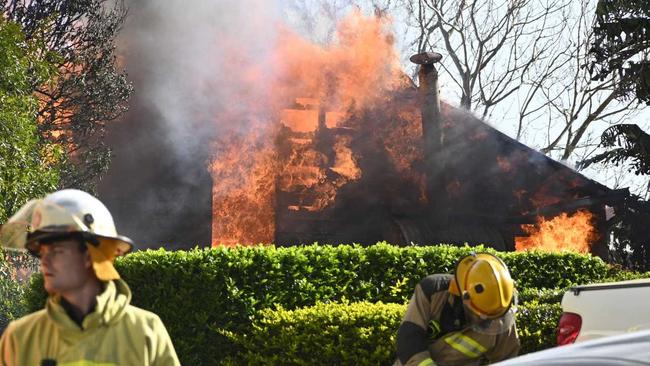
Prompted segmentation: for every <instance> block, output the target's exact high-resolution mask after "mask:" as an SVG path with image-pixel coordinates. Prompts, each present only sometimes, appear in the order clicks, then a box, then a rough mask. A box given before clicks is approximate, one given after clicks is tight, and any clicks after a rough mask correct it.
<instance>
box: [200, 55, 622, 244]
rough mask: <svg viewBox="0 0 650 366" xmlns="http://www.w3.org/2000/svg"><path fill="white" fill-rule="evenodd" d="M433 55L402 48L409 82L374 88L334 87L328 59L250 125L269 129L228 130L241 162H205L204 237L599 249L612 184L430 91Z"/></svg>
mask: <svg viewBox="0 0 650 366" xmlns="http://www.w3.org/2000/svg"><path fill="white" fill-rule="evenodd" d="M440 57H441V56H440V55H438V54H435V53H424V54H419V55H415V56H413V57H412V58H411V60H412V61H413V62H414V63H417V64H418V65H419V70H420V71H419V86H415V85H414V84H413V83H412V82H410V79H408V77H406V76H404V75H403V74H399V75H397V76H393V77H392V82H391V87H390V88H386V89H385V90H383V92H382V94H381V97H380V98H379V100H380V102H377V101H375V102H374V103H363V102H360V101H359V99H358V98H354V95H353V96H352V97H349V98H348V99H347V100H346V99H345V96H343V95H341V92H340V90H339V89H338V88H342V86H341V84H342V83H344V82H346V81H349V78H345V77H341V76H340V75H337V74H335V73H333V72H326V73H325V75H326V77H324V78H323V80H321V81H320V83H319V84H318V90H317V91H316V92H314V91H313V90H312V91H311V93H305V94H302V95H301V94H293V97H294V98H293V104H292V105H290V106H288V107H286V108H284V109H282V110H281V111H280V112H279V113H278V117H277V119H278V121H277V122H278V123H275V124H272V126H275V127H273V128H271V129H270V130H267V131H266V132H261V131H258V133H268V134H269V135H272V136H274V138H273V139H271V140H272V143H267V144H262V145H259V144H257V145H256V144H253V145H255V146H256V147H255V149H254V150H253V151H252V153H251V151H250V150H249V151H248V152H249V153H248V154H246V153H245V152H246V151H247V149H246V148H244V147H243V146H244V145H248V146H250V145H251V144H250V142H249V141H248V140H240V141H238V142H239V143H238V146H239V147H238V148H236V149H234V150H235V151H237V152H238V153H241V155H246V156H247V158H246V159H245V162H243V163H242V161H244V160H243V159H241V155H237V156H239V157H240V158H239V159H233V158H232V156H234V155H235V154H232V153H231V154H222V155H221V156H222V157H221V158H218V159H215V161H214V162H213V165H212V174H213V179H214V180H215V185H214V186H213V226H212V243H213V245H220V244H225V245H232V244H235V243H270V242H273V243H275V244H276V245H280V246H284V245H298V244H309V243H313V242H319V243H331V244H337V243H360V244H364V245H370V244H374V243H376V242H378V241H383V240H385V241H388V242H390V243H393V244H398V245H411V244H415V245H430V244H438V243H450V244H463V243H468V244H470V245H476V244H485V245H488V246H491V247H494V248H496V249H498V250H515V249H526V248H535V247H539V246H545V247H548V248H551V249H555V250H561V249H570V250H576V251H581V252H587V251H592V252H594V253H596V254H599V255H605V253H606V245H605V239H606V231H607V223H606V215H605V204H606V203H607V202H608V201H609V200H612V199H615V198H616V192H612V191H611V190H610V189H608V188H607V187H605V186H603V185H601V184H598V183H596V182H594V181H592V180H589V179H587V178H586V177H584V176H582V175H580V174H579V173H577V172H575V171H574V170H572V169H571V168H568V167H566V166H564V165H562V164H560V163H558V162H556V161H554V160H552V159H550V158H548V157H546V156H545V155H543V154H541V153H540V152H538V151H535V150H533V149H531V148H529V147H527V146H525V145H523V144H521V143H519V142H517V141H516V140H514V139H511V138H509V137H507V136H506V135H505V134H503V133H501V132H499V131H497V130H496V129H494V128H492V127H490V126H489V125H488V124H486V123H484V122H483V121H481V120H480V119H478V118H476V117H475V116H473V115H472V114H471V113H469V112H466V111H463V110H461V109H459V108H455V107H452V106H450V105H449V104H446V103H442V102H441V101H440V98H439V95H438V86H437V71H436V69H435V63H436V62H437V61H438V60H439V59H440ZM348 64H349V63H348ZM371 72H372V71H371ZM369 86H370V85H366V87H369ZM372 87H374V86H372ZM377 89H380V88H377ZM355 90H356V91H357V92H359V91H363V88H357V89H355ZM366 90H370V91H372V90H374V89H372V88H367V89H366ZM314 95H316V97H314ZM231 141H232V140H231ZM223 156H229V157H230V158H228V159H224V158H223ZM238 164H239V165H238ZM242 164H243V168H242ZM235 166H238V167H237V168H235ZM242 170H246V171H247V173H242V172H241V171H242ZM233 172H237V174H234V175H236V176H237V177H238V179H237V181H238V182H239V181H242V182H244V183H240V184H239V185H237V184H235V185H236V189H232V187H231V186H230V185H229V184H232V183H233V182H234V181H233V180H232V179H230V178H231V177H232V176H233Z"/></svg>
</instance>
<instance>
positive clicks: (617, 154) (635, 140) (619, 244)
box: [580, 124, 650, 271]
mask: <svg viewBox="0 0 650 366" xmlns="http://www.w3.org/2000/svg"><path fill="white" fill-rule="evenodd" d="M600 146H601V147H603V148H605V149H606V150H605V151H604V152H602V153H600V154H598V155H596V156H594V157H592V158H590V159H587V160H585V161H582V162H581V163H580V166H582V167H586V166H588V165H591V164H595V163H601V164H614V165H622V164H626V163H628V164H629V166H630V169H629V170H630V171H632V172H634V173H635V174H643V175H648V174H650V135H649V134H647V133H646V132H644V131H643V130H642V129H641V128H640V127H639V126H637V125H634V124H620V125H615V126H612V127H610V128H608V129H607V130H605V132H604V133H603V135H602V137H601V143H600ZM610 205H612V206H613V207H614V210H615V212H616V216H615V217H614V219H613V220H614V221H613V222H612V223H611V228H612V229H611V232H612V238H613V239H612V242H611V245H610V256H611V258H612V260H613V261H614V262H616V263H620V264H622V265H624V266H625V267H627V268H630V269H634V270H642V271H647V270H650V239H649V238H650V226H649V225H648V221H649V220H650V202H648V201H646V200H643V199H642V198H641V197H638V196H636V195H630V194H629V192H628V194H627V196H626V197H624V199H622V200H618V201H616V202H611V203H610Z"/></svg>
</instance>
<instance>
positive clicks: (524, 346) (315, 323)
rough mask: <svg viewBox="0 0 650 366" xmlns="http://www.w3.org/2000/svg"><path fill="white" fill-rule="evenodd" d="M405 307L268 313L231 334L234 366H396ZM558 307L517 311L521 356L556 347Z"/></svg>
mask: <svg viewBox="0 0 650 366" xmlns="http://www.w3.org/2000/svg"><path fill="white" fill-rule="evenodd" d="M405 311H406V305H397V304H383V303H376V304H373V303H368V302H359V303H352V304H346V303H344V304H340V303H332V304H317V305H315V306H313V307H306V308H301V309H296V310H286V309H283V308H279V309H277V310H271V309H265V310H262V311H260V312H259V313H258V314H257V315H256V317H255V319H254V320H253V324H252V328H251V331H250V333H249V334H247V335H243V336H242V335H235V334H229V337H230V338H231V339H233V341H234V342H235V343H238V344H240V345H241V346H242V347H243V348H244V351H243V352H242V353H240V354H239V355H238V356H235V357H231V358H229V359H228V360H226V362H225V363H228V364H233V365H305V366H306V365H392V363H393V362H394V360H395V357H396V356H395V342H396V335H397V329H398V328H399V325H400V322H401V319H402V317H403V315H404V312H405ZM560 313H561V309H560V307H559V305H558V304H552V305H551V304H530V305H527V306H521V307H520V309H519V312H518V313H517V327H518V334H519V337H520V341H521V350H520V354H524V353H529V352H534V351H539V350H542V349H546V348H550V347H553V346H555V327H556V325H557V321H558V320H559V317H560Z"/></svg>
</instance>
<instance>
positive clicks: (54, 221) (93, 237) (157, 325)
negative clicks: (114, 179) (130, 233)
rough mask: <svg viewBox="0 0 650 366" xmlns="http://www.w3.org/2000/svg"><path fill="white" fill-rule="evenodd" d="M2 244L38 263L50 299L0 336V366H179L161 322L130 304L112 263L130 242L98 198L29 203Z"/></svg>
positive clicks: (62, 194) (70, 193)
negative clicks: (23, 253) (29, 254)
mask: <svg viewBox="0 0 650 366" xmlns="http://www.w3.org/2000/svg"><path fill="white" fill-rule="evenodd" d="M0 240H2V245H3V246H7V247H13V248H26V249H27V250H28V251H29V252H30V253H31V254H33V255H35V256H36V257H38V258H39V260H40V267H41V272H42V274H43V283H44V287H45V290H46V291H47V292H48V295H49V296H48V299H47V303H46V305H45V308H44V309H43V310H40V311H37V312H34V313H32V314H29V315H27V316H24V317H22V318H20V319H18V320H15V321H13V322H11V323H10V324H9V326H8V327H7V329H6V330H5V332H4V333H3V334H2V338H1V339H0V366H22V365H49V366H53V365H170V366H175V365H180V362H179V361H178V357H177V356H176V352H175V350H174V346H173V345H172V342H171V339H170V337H169V334H168V333H167V330H166V329H165V326H164V325H163V323H162V321H161V320H160V318H159V317H158V316H157V315H156V314H154V313H151V312H149V311H146V310H143V309H139V308H137V307H135V306H133V305H130V304H129V302H130V300H131V291H130V290H129V287H128V286H127V284H126V282H124V280H122V279H121V278H120V275H119V273H118V272H117V271H116V270H115V267H114V266H113V261H114V259H115V257H116V256H118V255H123V254H126V253H128V252H129V251H131V249H132V248H133V244H132V241H131V240H130V239H129V238H127V237H124V236H121V235H118V234H117V232H116V230H115V225H114V223H113V218H112V216H111V214H110V212H109V211H108V209H106V207H105V206H104V205H103V204H102V203H101V202H100V201H99V200H98V199H96V198H95V197H93V196H91V195H90V194H88V193H86V192H83V191H79V190H73V189H66V190H61V191H57V192H54V193H51V194H49V195H47V196H46V197H45V198H43V199H35V200H32V201H29V202H28V203H27V204H25V206H23V207H22V208H21V209H20V210H19V211H18V212H17V213H16V214H15V215H14V216H12V217H11V218H10V219H9V221H8V222H7V223H6V224H5V225H3V226H2V228H1V229H0Z"/></svg>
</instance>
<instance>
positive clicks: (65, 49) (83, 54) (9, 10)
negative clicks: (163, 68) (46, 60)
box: [0, 0, 132, 190]
mask: <svg viewBox="0 0 650 366" xmlns="http://www.w3.org/2000/svg"><path fill="white" fill-rule="evenodd" d="M0 5H1V6H2V9H3V12H4V14H5V16H6V17H7V18H9V19H11V20H13V21H15V22H17V23H19V24H20V25H21V26H22V28H23V31H24V32H25V35H26V36H27V38H28V39H31V38H34V37H37V38H41V39H43V40H44V43H45V45H46V49H47V51H53V52H55V53H56V54H58V55H60V56H61V57H60V59H58V60H56V61H57V66H58V68H59V72H60V75H59V77H58V78H57V79H56V82H55V83H54V84H53V85H43V84H35V85H33V89H34V91H35V92H36V95H37V96H38V98H39V100H40V104H39V130H40V133H41V134H42V135H43V137H45V138H47V139H49V140H50V141H51V142H54V143H56V144H59V145H61V146H63V147H64V149H65V150H66V152H67V160H68V164H67V168H66V169H64V170H63V172H62V176H61V178H62V181H61V184H60V185H61V186H63V187H74V188H81V189H86V190H93V188H94V187H93V186H94V182H95V179H96V178H97V177H99V176H100V175H101V174H102V173H104V172H105V171H106V169H107V168H108V162H109V160H110V150H109V148H108V146H106V145H105V144H104V142H103V140H104V135H105V133H106V129H105V127H106V126H105V125H106V123H107V122H109V121H112V120H114V119H116V118H117V117H119V116H120V115H122V114H123V113H124V112H125V111H126V109H127V100H128V97H129V95H130V93H131V91H132V87H131V85H130V83H129V82H128V81H127V79H126V74H125V73H124V72H123V71H121V70H120V69H119V67H118V62H117V59H116V56H115V37H116V35H117V33H118V31H119V29H120V27H121V25H122V23H123V22H124V19H125V17H126V8H125V6H124V4H123V2H122V1H117V2H115V1H109V0H63V1H61V0H4V1H2V2H0Z"/></svg>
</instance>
